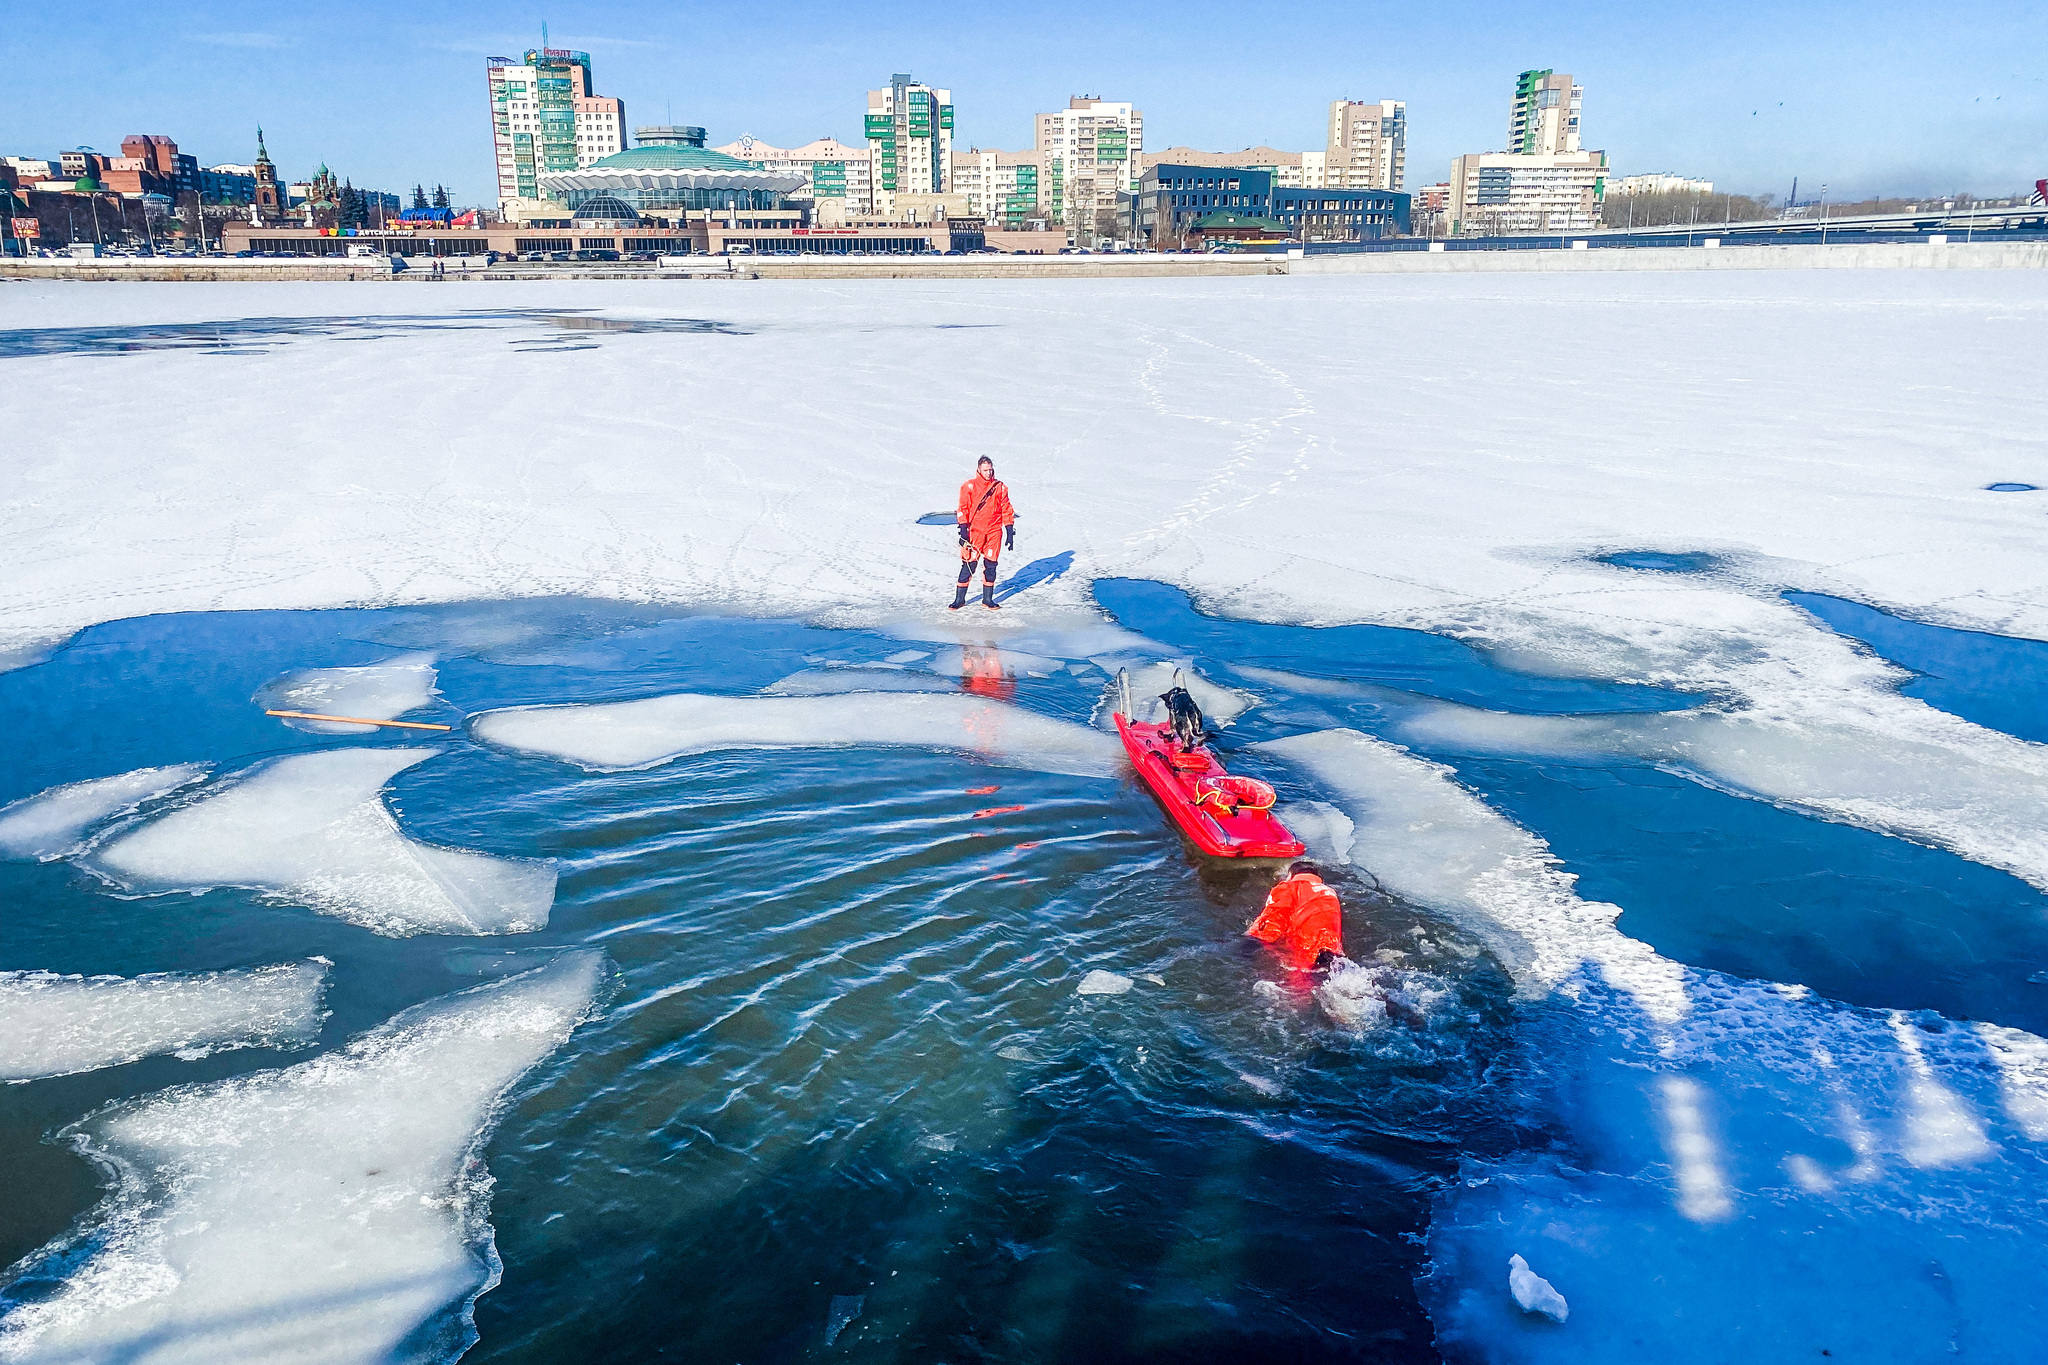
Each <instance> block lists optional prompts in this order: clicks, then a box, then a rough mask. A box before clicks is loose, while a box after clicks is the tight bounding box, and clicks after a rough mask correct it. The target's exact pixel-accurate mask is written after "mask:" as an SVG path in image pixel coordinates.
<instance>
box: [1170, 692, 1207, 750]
mask: <svg viewBox="0 0 2048 1365" xmlns="http://www.w3.org/2000/svg"><path fill="white" fill-rule="evenodd" d="M1159 700H1161V701H1163V702H1165V703H1166V714H1167V716H1168V717H1170V718H1171V719H1172V721H1173V737H1174V739H1175V740H1177V741H1179V743H1180V747H1181V748H1182V749H1183V750H1186V749H1192V748H1194V747H1195V746H1196V745H1198V744H1200V743H1201V742H1202V741H1203V740H1205V739H1207V738H1208V737H1209V736H1208V734H1207V733H1206V732H1205V730H1204V728H1203V721H1202V708H1201V707H1199V706H1197V705H1195V699H1194V697H1193V696H1192V695H1191V694H1190V693H1189V692H1188V690H1187V689H1186V688H1185V687H1175V688H1173V689H1172V690H1170V691H1167V692H1162V693H1160V694H1159Z"/></svg>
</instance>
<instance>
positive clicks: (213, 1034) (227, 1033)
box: [0, 960, 328, 1081]
mask: <svg viewBox="0 0 2048 1365" xmlns="http://www.w3.org/2000/svg"><path fill="white" fill-rule="evenodd" d="M327 971H328V964H327V963H326V962H324V961H317V960H316V961H311V962H291V963H283V964H280V965H278V966H273V967H252V968H245V969H242V970H236V971H222V972H150V973H147V974H145V975H143V976H132V977H120V976H60V975H58V974H57V973H55V972H0V1080H6V1081H26V1080H34V1079H36V1078H38V1077H42V1076H69V1075H71V1074H73V1073H75V1072H79V1071H92V1070H94V1069H96V1068H98V1067H103V1066H119V1065H120V1064H122V1063H123V1062H133V1061H138V1060H140V1059H141V1058H144V1057H155V1056H159V1055H161V1054H163V1053H166V1052H175V1053H177V1054H178V1055H179V1056H180V1057H187V1058H192V1057H201V1056H205V1055H207V1054H209V1053H213V1052H218V1051H221V1050H222V1049H226V1048H239V1047H274V1048H292V1047H307V1046H310V1045H311V1044H312V1043H313V1042H314V1040H315V1039H317V1038H318V1037H319V1035H320V1021H321V1020H322V1019H323V1018H325V1017H326V1015H325V1014H324V1012H323V1011H322V1010H321V1008H320V1001H321V997H322V995H323V994H324V993H325V992H326V989H327Z"/></svg>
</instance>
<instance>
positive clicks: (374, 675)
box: [256, 654, 438, 735]
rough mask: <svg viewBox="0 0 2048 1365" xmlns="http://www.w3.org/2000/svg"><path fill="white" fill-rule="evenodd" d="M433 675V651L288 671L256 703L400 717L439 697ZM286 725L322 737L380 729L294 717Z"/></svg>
mask: <svg viewBox="0 0 2048 1365" xmlns="http://www.w3.org/2000/svg"><path fill="white" fill-rule="evenodd" d="M434 679H435V673H434V656H433V655H431V654H403V655H400V656H399V657H398V658H395V659H387V660H386V661H385V662H383V663H381V664H371V665H369V666H368V667H365V668H309V669H305V670H303V671H302V672H298V673H287V674H286V675H285V676H284V677H282V678H279V679H277V680H276V681H275V682H272V683H270V684H269V685H267V686H266V687H264V689H263V690H262V691H260V692H258V693H257V694H256V702H257V704H258V705H259V706H262V707H264V708H265V709H266V710H277V711H313V712H317V713H319V714H321V715H328V716H363V717H365V718H367V719H370V720H397V719H398V718H399V717H400V716H402V715H404V714H405V713H406V712H408V711H413V710H417V709H418V708H420V707H422V706H425V705H426V704H427V703H428V702H430V701H432V700H433V699H434V698H435V697H436V696H437V695H438V693H437V692H436V691H435V689H434ZM284 723H285V724H286V725H289V726H291V727H292V728H293V729H295V730H308V731H311V732H312V733H314V734H318V735H362V734H374V733H376V731H377V729H378V727H377V726H374V725H350V724H348V723H346V722H343V721H332V720H298V719H289V720H286V721H285V722H284Z"/></svg>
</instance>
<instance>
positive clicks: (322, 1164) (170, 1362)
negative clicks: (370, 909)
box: [0, 951, 603, 1365]
mask: <svg viewBox="0 0 2048 1365" xmlns="http://www.w3.org/2000/svg"><path fill="white" fill-rule="evenodd" d="M602 962H603V959H602V957H601V955H599V954H597V953H595V952H589V951H584V952H575V953H569V954H565V955H564V956H563V957H562V958H560V959H558V960H557V961H555V962H554V963H552V964H550V965H549V966H547V967H543V968H541V969H540V970H538V971H533V972H528V973H526V974H524V975H522V976H516V977H511V978H508V979H506V980H502V981H497V982H493V983H492V984H490V985H487V986H480V987H477V988H476V989H474V990H471V991H466V992H463V993H461V994H458V995H450V996H444V997H442V998H441V999H438V1000H433V1001H429V1002H428V1003H426V1004H424V1005H417V1006H414V1007H413V1008H412V1009H409V1010H406V1011H405V1012H404V1013H402V1014H399V1015H397V1016H395V1017H393V1018H392V1019H391V1020H390V1021H389V1022H387V1023H385V1024H383V1025H381V1026H380V1027H378V1028H375V1029H372V1030H370V1031H369V1032H367V1033H364V1034H362V1035H360V1036H358V1037H357V1038H356V1039H355V1040H354V1041H352V1042H351V1043H350V1044H349V1045H348V1046H347V1047H346V1048H344V1049H342V1050H340V1051H336V1052H330V1053H327V1054H325V1055H324V1056H320V1057H316V1058H314V1059H313V1060H311V1061H307V1062H302V1063H300V1064H298V1065H297V1066H293V1067H289V1068H286V1069H284V1070H277V1071H261V1072H257V1073H255V1074H253V1075H248V1076H240V1077H236V1078H234V1079H232V1080H226V1081H220V1082H216V1083H213V1084H210V1085H202V1086H191V1087H180V1088H177V1089H172V1090H166V1091H161V1092H158V1093H157V1094H154V1095H144V1096H142V1097H140V1098H139V1099H133V1100H124V1101H122V1102H120V1103H118V1104H115V1105H114V1106H112V1107H110V1108H108V1109H105V1110H102V1111H101V1112H100V1113H98V1114H95V1115H93V1116H92V1117H90V1118H87V1119H84V1120H81V1121H80V1122H78V1123H76V1124H74V1125H73V1126H72V1127H71V1128H69V1129H67V1130H65V1132H64V1134H63V1138H64V1140H66V1141H68V1142H69V1143H70V1144H71V1145H72V1146H74V1147H76V1148H77V1149H78V1150H80V1151H82V1152H84V1153H85V1154H86V1155H88V1156H89V1157H91V1158H92V1160H93V1161H94V1163H95V1164H96V1165H98V1166H99V1167H100V1168H101V1170H102V1172H103V1173H104V1175H105V1177H106V1179H107V1180H108V1182H109V1185H110V1189H109V1191H108V1194H107V1196H106V1198H105V1199H104V1200H103V1201H102V1202H101V1204H100V1205H99V1206H97V1207H96V1208H95V1209H94V1210H93V1211H92V1213H91V1214H90V1215H88V1216H87V1218H86V1219H85V1220H84V1221H83V1223H81V1225H80V1226H78V1227H76V1228H74V1229H73V1230H72V1232H71V1233H69V1234H67V1235H66V1236H65V1237H63V1238H61V1239H59V1240H58V1241H57V1242H55V1243H53V1244H51V1245H50V1246H48V1247H45V1248H44V1249H43V1250H42V1251H41V1252H38V1253H37V1254H36V1255H35V1256H33V1257H31V1258H30V1259H29V1260H28V1261H27V1262H25V1263H24V1265H23V1267H22V1270H21V1273H20V1275H19V1276H18V1278H17V1279H16V1281H15V1282H14V1284H13V1285H11V1286H10V1290H11V1294H12V1296H13V1297H14V1298H15V1300H16V1301H15V1302H14V1303H12V1304H11V1305H10V1306H9V1309H8V1311H7V1314H6V1316H5V1318H4V1319H0V1358H7V1359H25V1360H97V1361H113V1360H147V1361H149V1362H150V1365H181V1363H184V1362H189V1363H190V1365H222V1363H224V1362H250V1363H251V1365H257V1363H258V1362H261V1363H262V1365H297V1363H298V1362H305V1363H306V1365H312V1363H313V1362H319V1363H320V1365H342V1363H343V1362H363V1365H371V1362H379V1363H381V1362H387V1361H394V1360H402V1361H447V1360H452V1359H454V1358H455V1357H456V1356H458V1355H460V1354H461V1353H462V1351H463V1350H465V1349H466V1348H467V1347H468V1345H469V1344H470V1343H471V1342H473V1341H475V1339H476V1331H475V1328H474V1326H473V1325H472V1323H471V1319H470V1310H471V1307H472V1305H473V1304H474V1302H475V1299H476V1296H477V1295H479V1294H481V1293H483V1292H485V1291H486V1290H488V1289H489V1288H491V1287H492V1286H493V1285H494V1284H496V1282H497V1274H498V1270H497V1258H496V1252H495V1249H494V1247H493V1244H492V1230H491V1226H490V1223H489V1222H488V1221H487V1219H488V1214H489V1196H490V1186H491V1181H490V1176H489V1174H488V1173H487V1172H486V1171H485V1170H484V1169H483V1166H482V1162H481V1160H480V1153H481V1151H482V1147H483V1143H484V1140H485V1139H486V1137H488V1135H489V1133H490V1130H491V1128H492V1126H493V1125H494V1123H495V1122H496V1120H497V1117H498V1114H499V1111H500V1108H501V1105H502V1103H503V1097H504V1095H505V1093H506V1091H507V1090H508V1089H509V1088H510V1087H511V1086H512V1085H513V1084H514V1083H515V1082H517V1081H518V1079H519V1078H520V1077H521V1076H522V1075H524V1074H525V1073H526V1071H527V1070H528V1069H529V1068H531V1067H532V1066H533V1065H534V1064H535V1063H536V1062H538V1061H540V1060H541V1059H542V1058H543V1057H545V1056H547V1055H548V1053H550V1052H551V1051H553V1050H554V1049H555V1048H557V1047H559V1046H560V1045H561V1044H562V1043H563V1041H564V1040H566V1039H567V1038H568V1036H569V1034H570V1032H571V1030H573V1029H574V1028H575V1027H576V1025H577V1024H578V1023H579V1022H580V1021H581V1020H582V1019H583V1018H584V1016H585V1015H586V1013H587V1012H588V1011H589V1009H590V1006H591V1002H592V1000H593V998H594V995H595V992H596V990H597V987H598V982H599V979H600V974H601V968H602ZM24 1281H27V1282H30V1283H36V1284H37V1285H38V1287H39V1288H40V1287H41V1286H42V1285H43V1284H47V1283H49V1282H50V1281H55V1282H56V1283H55V1285H54V1287H53V1288H51V1289H50V1290H49V1292H47V1293H43V1294H38V1295H35V1296H33V1297H30V1296H25V1295H23V1293H22V1290H23V1288H24ZM24 1299H26V1301H23V1300H24Z"/></svg>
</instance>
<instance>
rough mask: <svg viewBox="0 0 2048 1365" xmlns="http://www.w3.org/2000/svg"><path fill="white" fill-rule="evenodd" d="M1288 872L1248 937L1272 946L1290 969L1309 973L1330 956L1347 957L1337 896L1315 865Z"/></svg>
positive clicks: (1294, 866) (1305, 864) (1295, 866)
mask: <svg viewBox="0 0 2048 1365" xmlns="http://www.w3.org/2000/svg"><path fill="white" fill-rule="evenodd" d="M1287 872H1288V876H1287V879H1286V880H1285V881H1283V882H1281V883H1280V884H1279V885H1278V886H1276V887H1274V888H1273V891H1272V894H1271V895H1269V896H1267V897H1266V908H1265V909H1263V910H1261V911H1259V917H1258V918H1257V919H1255V920H1253V921H1252V927H1251V928H1249V929H1247V930H1245V933H1247V934H1249V935H1250V936H1251V937H1253V938H1255V939H1258V940H1259V941H1260V942H1262V943H1270V944H1272V945H1273V946H1274V947H1275V948H1277V949H1279V950H1280V955H1281V957H1282V959H1284V960H1285V961H1286V963H1287V965H1288V966H1289V967H1291V968H1293V969H1294V970H1295V971H1298V972H1305V971H1308V970H1310V969H1311V968H1313V967H1314V966H1315V965H1316V963H1317V961H1318V959H1320V958H1321V957H1322V955H1323V954H1324V953H1326V952H1327V953H1333V954H1335V955H1336V956H1338V957H1342V956H1343V955H1344V917H1343V912H1342V910H1341V909H1340V908H1339V907H1338V905H1337V893H1336V892H1334V891H1332V890H1331V889H1330V888H1329V887H1327V886H1325V885H1323V879H1322V877H1321V876H1320V875H1318V873H1317V871H1316V865H1315V864H1314V863H1308V862H1299V863H1294V864H1291V865H1290V866H1289V867H1288V869H1287Z"/></svg>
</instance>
